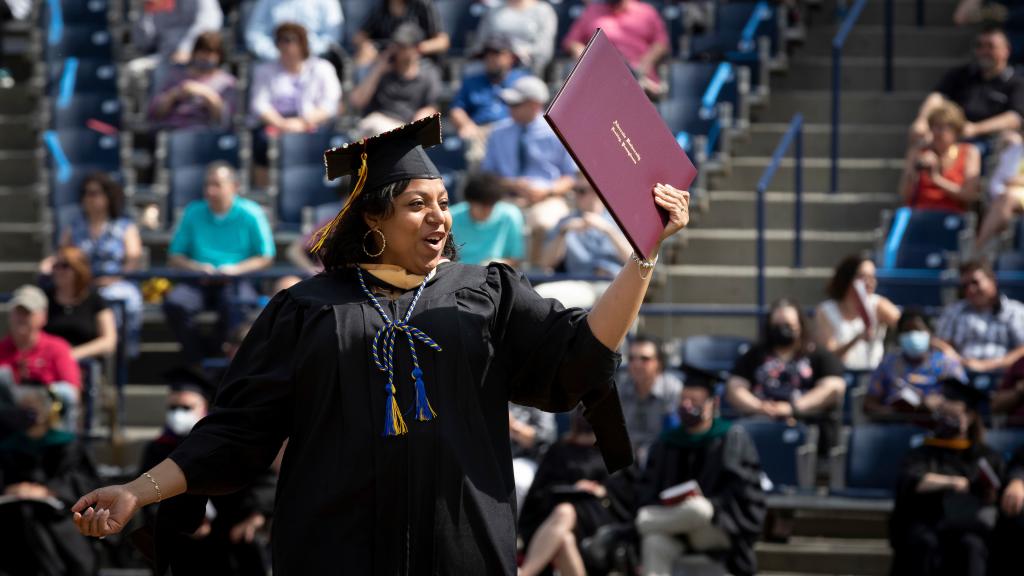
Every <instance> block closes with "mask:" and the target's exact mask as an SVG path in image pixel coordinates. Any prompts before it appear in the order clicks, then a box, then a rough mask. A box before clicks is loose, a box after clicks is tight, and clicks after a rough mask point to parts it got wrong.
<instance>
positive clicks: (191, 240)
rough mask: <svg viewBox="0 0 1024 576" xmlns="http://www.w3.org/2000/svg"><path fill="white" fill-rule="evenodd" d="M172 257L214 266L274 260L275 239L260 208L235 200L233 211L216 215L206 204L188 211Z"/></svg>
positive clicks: (172, 247) (194, 205)
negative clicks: (254, 259) (256, 258)
mask: <svg viewBox="0 0 1024 576" xmlns="http://www.w3.org/2000/svg"><path fill="white" fill-rule="evenodd" d="M168 253H170V254H177V255H179V256H185V257H186V258H190V259H192V260H195V261H196V262H202V263H204V264H211V265H213V266H222V265H224V264H237V263H239V262H241V261H243V260H245V259H247V258H252V257H253V256H266V257H268V258H273V257H274V254H275V247H274V235H273V234H272V233H271V232H270V223H269V222H267V217H266V215H265V214H264V213H263V209H262V208H260V206H259V204H257V203H255V202H253V201H252V200H249V199H247V198H235V202H234V203H233V204H232V205H231V209H230V210H228V211H227V213H226V214H224V215H222V216H217V215H215V214H214V213H213V212H212V211H210V207H209V206H208V205H207V204H206V201H205V200H196V201H194V202H192V203H191V204H189V205H188V206H187V207H186V208H185V213H184V214H182V216H181V221H180V222H179V223H178V229H177V230H176V231H175V232H174V238H173V239H172V240H171V245H170V247H169V248H168Z"/></svg>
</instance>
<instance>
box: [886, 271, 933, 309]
mask: <svg viewBox="0 0 1024 576" xmlns="http://www.w3.org/2000/svg"><path fill="white" fill-rule="evenodd" d="M897 272H898V271H897ZM923 272H924V273H922V274H921V275H920V276H919V277H918V278H889V277H887V276H886V275H885V274H884V271H881V270H880V271H879V274H878V288H877V289H876V291H877V292H878V293H879V294H880V295H882V296H885V297H886V298H888V299H889V300H891V301H892V302H893V304H896V305H897V306H901V307H907V306H911V307H924V308H931V307H939V306H942V304H943V302H942V290H943V289H942V284H941V278H940V277H939V273H938V272H937V271H928V270H926V271H923Z"/></svg>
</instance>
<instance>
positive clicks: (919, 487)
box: [889, 380, 1003, 576]
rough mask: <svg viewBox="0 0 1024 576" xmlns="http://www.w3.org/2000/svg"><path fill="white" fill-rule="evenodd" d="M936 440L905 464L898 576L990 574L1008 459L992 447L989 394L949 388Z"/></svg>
mask: <svg viewBox="0 0 1024 576" xmlns="http://www.w3.org/2000/svg"><path fill="white" fill-rule="evenodd" d="M942 390H943V392H942V395H943V399H942V402H941V403H939V407H938V411H937V413H936V424H935V428H934V431H933V433H932V435H931V436H930V437H928V438H926V439H925V441H924V445H923V446H919V447H917V448H913V449H911V450H910V452H909V453H908V454H907V456H906V459H905V460H904V461H903V470H902V472H901V473H900V478H899V483H898V485H897V489H896V499H895V507H894V509H893V513H892V519H891V521H890V528H889V540H890V542H891V543H892V548H893V569H892V573H893V574H914V575H916V576H932V575H939V574H957V575H958V576H961V575H962V576H984V574H985V570H986V564H987V558H988V547H989V546H988V539H989V537H990V536H991V533H992V528H993V527H994V525H995V520H996V510H995V503H996V498H997V495H998V487H999V486H1000V484H1001V482H1002V476H1003V461H1002V458H1001V457H1000V456H999V454H998V453H997V452H995V451H994V450H992V449H991V448H989V447H988V446H986V445H985V444H984V443H983V442H984V437H985V430H984V426H983V425H982V423H981V417H980V416H979V415H978V411H977V408H978V404H979V403H980V402H981V400H982V398H983V396H984V394H983V393H982V392H981V391H979V390H977V389H976V388H974V387H972V386H970V385H968V384H964V383H962V382H960V381H958V380H951V381H946V382H944V383H943V385H942Z"/></svg>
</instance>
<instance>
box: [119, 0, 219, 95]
mask: <svg viewBox="0 0 1024 576" xmlns="http://www.w3.org/2000/svg"><path fill="white" fill-rule="evenodd" d="M223 25H224V12H223V11H222V10H221V7H220V3H219V2H218V1H217V0H193V1H191V2H166V1H164V0H144V1H143V2H142V14H141V16H140V18H139V19H138V20H137V21H135V23H134V26H133V27H132V31H131V40H132V47H134V48H135V50H136V51H137V52H138V53H141V54H145V56H140V57H138V58H136V59H134V60H132V61H131V62H129V63H128V73H129V74H130V75H131V76H133V77H135V78H136V79H139V78H140V77H141V76H143V75H145V74H148V73H149V72H152V71H153V70H154V69H156V68H157V67H158V66H160V65H161V64H165V65H166V64H187V63H188V62H189V59H190V58H191V56H192V46H193V45H195V42H196V39H197V38H199V35H200V34H202V33H204V32H217V31H219V30H220V29H221V28H222V27H223Z"/></svg>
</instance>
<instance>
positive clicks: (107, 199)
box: [40, 172, 142, 356]
mask: <svg viewBox="0 0 1024 576" xmlns="http://www.w3.org/2000/svg"><path fill="white" fill-rule="evenodd" d="M78 203H79V207H80V210H77V211H75V212H74V213H73V214H72V215H71V219H70V221H69V222H67V224H66V225H65V226H64V229H63V231H62V232H61V236H60V245H61V246H62V247H63V246H74V247H75V248H78V249H79V250H81V251H82V252H83V253H84V254H85V256H86V258H88V259H89V263H90V268H91V270H92V277H93V285H94V286H95V287H96V289H97V290H98V291H99V293H100V296H102V297H103V299H104V300H106V301H107V302H111V303H114V302H120V303H121V304H122V305H123V311H124V313H125V316H126V318H120V313H121V312H122V309H121V308H118V307H114V311H115V314H116V315H118V320H119V322H127V324H128V326H127V328H128V330H127V332H128V334H127V336H128V338H127V342H125V345H126V352H127V353H128V355H129V356H135V355H137V353H138V343H139V334H140V332H141V330H142V292H140V291H139V287H138V285H137V284H135V283H134V282H131V281H128V280H126V279H125V278H124V276H123V274H124V273H126V272H133V271H135V270H138V269H139V266H140V263H141V260H142V237H141V236H140V235H139V229H138V227H137V226H136V225H135V223H134V222H133V221H132V219H131V218H128V217H127V216H125V215H124V191H123V190H122V189H121V186H120V184H118V183H117V182H115V181H114V180H112V179H111V178H110V177H109V176H107V175H106V174H104V173H102V172H96V173H94V174H90V175H89V176H86V178H85V179H84V180H83V181H82V189H81V192H80V194H79V197H78ZM53 261H54V259H53V257H52V256H51V257H49V258H47V259H46V260H44V261H43V263H42V265H41V270H40V271H41V272H42V273H43V274H46V275H49V274H51V273H52V271H53Z"/></svg>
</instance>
